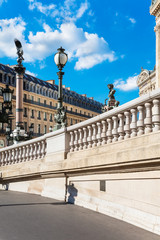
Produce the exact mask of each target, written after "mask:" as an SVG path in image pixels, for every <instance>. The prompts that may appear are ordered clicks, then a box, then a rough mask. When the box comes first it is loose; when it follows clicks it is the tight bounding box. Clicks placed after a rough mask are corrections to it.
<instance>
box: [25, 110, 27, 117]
mask: <svg viewBox="0 0 160 240" xmlns="http://www.w3.org/2000/svg"><path fill="white" fill-rule="evenodd" d="M24 117H27V108H24Z"/></svg>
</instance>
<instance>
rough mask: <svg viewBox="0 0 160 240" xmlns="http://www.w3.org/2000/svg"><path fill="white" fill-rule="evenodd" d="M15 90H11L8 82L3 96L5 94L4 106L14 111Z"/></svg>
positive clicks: (3, 90)
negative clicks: (13, 98)
mask: <svg viewBox="0 0 160 240" xmlns="http://www.w3.org/2000/svg"><path fill="white" fill-rule="evenodd" d="M13 92H14V90H11V89H10V88H9V86H8V84H6V88H2V96H3V107H2V108H4V109H5V110H6V109H8V110H10V111H12V97H13Z"/></svg>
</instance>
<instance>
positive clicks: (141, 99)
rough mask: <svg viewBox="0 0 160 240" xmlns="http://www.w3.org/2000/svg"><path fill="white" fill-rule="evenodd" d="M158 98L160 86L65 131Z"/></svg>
mask: <svg viewBox="0 0 160 240" xmlns="http://www.w3.org/2000/svg"><path fill="white" fill-rule="evenodd" d="M156 98H160V88H158V89H156V90H155V91H152V92H150V93H148V94H145V95H144V96H141V97H138V98H136V99H133V100H131V101H130V102H127V103H125V104H123V105H121V106H119V107H117V108H114V109H112V110H110V111H108V112H105V113H102V114H100V115H97V116H95V117H93V118H91V119H87V120H85V121H83V122H80V123H77V124H74V125H72V126H69V127H67V132H70V131H73V130H76V129H77V128H82V127H86V126H87V125H90V124H92V123H95V122H98V121H100V120H103V119H106V118H109V117H112V116H114V115H118V114H121V113H123V112H124V111H128V110H130V109H132V108H136V107H137V106H139V105H143V104H144V103H146V102H151V101H152V100H153V99H156Z"/></svg>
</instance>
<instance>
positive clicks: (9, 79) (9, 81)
mask: <svg viewBox="0 0 160 240" xmlns="http://www.w3.org/2000/svg"><path fill="white" fill-rule="evenodd" d="M8 84H9V85H11V76H8Z"/></svg>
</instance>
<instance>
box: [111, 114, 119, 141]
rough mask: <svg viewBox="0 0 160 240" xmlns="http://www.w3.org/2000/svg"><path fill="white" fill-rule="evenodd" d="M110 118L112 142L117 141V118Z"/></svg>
mask: <svg viewBox="0 0 160 240" xmlns="http://www.w3.org/2000/svg"><path fill="white" fill-rule="evenodd" d="M112 120H113V129H112V135H113V140H112V142H117V141H118V120H117V117H116V116H113V117H112Z"/></svg>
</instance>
